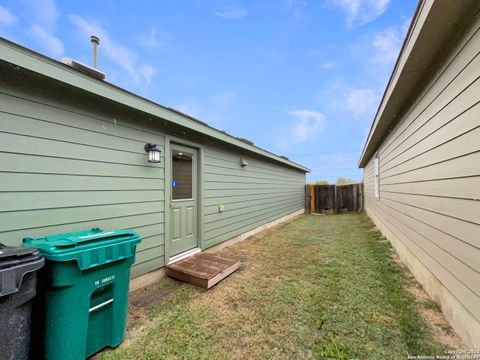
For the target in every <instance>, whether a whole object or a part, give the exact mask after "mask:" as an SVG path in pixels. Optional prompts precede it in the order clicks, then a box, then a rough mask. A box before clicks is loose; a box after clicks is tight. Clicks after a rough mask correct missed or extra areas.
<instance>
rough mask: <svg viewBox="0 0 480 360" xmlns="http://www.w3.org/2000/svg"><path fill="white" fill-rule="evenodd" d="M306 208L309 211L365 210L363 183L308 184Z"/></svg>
mask: <svg viewBox="0 0 480 360" xmlns="http://www.w3.org/2000/svg"><path fill="white" fill-rule="evenodd" d="M305 209H306V211H307V212H308V213H310V214H311V213H321V214H330V215H333V214H340V213H343V212H349V211H362V210H363V184H362V183H360V184H350V185H306V186H305Z"/></svg>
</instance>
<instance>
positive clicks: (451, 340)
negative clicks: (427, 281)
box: [392, 253, 467, 350]
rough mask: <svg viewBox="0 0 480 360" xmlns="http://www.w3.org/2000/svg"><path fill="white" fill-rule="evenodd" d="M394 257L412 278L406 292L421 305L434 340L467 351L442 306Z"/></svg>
mask: <svg viewBox="0 0 480 360" xmlns="http://www.w3.org/2000/svg"><path fill="white" fill-rule="evenodd" d="M392 257H393V258H394V259H395V262H396V263H397V264H399V266H400V267H401V268H402V269H403V270H404V271H405V273H406V275H407V276H408V277H409V278H410V280H411V285H410V286H408V287H406V290H407V291H408V292H409V293H410V294H412V295H413V297H414V298H415V300H416V302H417V303H419V304H420V306H419V308H420V314H421V315H422V317H423V319H424V320H425V322H426V323H427V325H428V327H429V328H430V330H431V332H432V336H433V338H434V339H435V340H436V341H438V342H439V343H440V344H442V345H443V346H445V347H447V348H449V349H455V350H459V349H466V348H467V347H466V345H465V344H464V343H463V342H462V340H461V339H460V338H459V337H458V335H457V334H456V333H455V331H454V330H453V329H452V327H451V326H450V324H449V323H448V321H447V319H446V318H445V316H444V315H443V313H442V312H441V308H440V305H439V304H438V303H436V302H435V301H434V300H433V299H432V298H431V297H430V295H428V294H427V293H426V292H425V290H423V288H422V286H421V285H420V284H419V283H418V282H417V281H416V280H415V277H414V276H413V274H412V273H411V272H410V270H408V268H407V267H406V266H405V264H403V262H402V261H401V260H400V258H399V257H398V255H396V254H395V253H393V255H392Z"/></svg>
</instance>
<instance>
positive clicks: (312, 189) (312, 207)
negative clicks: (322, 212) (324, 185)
mask: <svg viewBox="0 0 480 360" xmlns="http://www.w3.org/2000/svg"><path fill="white" fill-rule="evenodd" d="M314 212H315V185H310V214H311V213H314Z"/></svg>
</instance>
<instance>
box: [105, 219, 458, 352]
mask: <svg viewBox="0 0 480 360" xmlns="http://www.w3.org/2000/svg"><path fill="white" fill-rule="evenodd" d="M220 253H221V254H223V255H224V256H229V257H232V258H237V259H239V260H241V262H242V266H241V269H240V270H239V271H238V272H237V273H235V274H234V275H232V276H230V277H229V278H227V279H226V280H224V281H223V282H221V283H219V284H218V285H217V286H215V287H214V288H212V289H211V290H209V291H204V290H201V289H198V288H195V287H193V286H190V285H186V284H182V283H179V282H176V281H174V280H171V279H163V280H162V281H161V282H160V283H159V284H157V285H156V286H154V287H152V288H150V289H146V290H144V291H143V292H142V291H141V292H139V293H137V294H135V293H134V294H133V296H132V305H131V309H130V312H131V314H130V320H129V331H128V334H127V339H126V341H125V343H124V344H123V345H122V346H121V347H119V348H117V349H115V350H107V351H105V352H103V353H102V354H100V355H99V356H98V357H99V358H100V359H102V360H107V359H275V358H277V359H294V358H295V359H309V358H317V359H351V358H358V359H406V358H407V355H408V354H420V355H432V354H442V353H443V350H444V347H445V345H442V344H441V343H440V342H439V341H438V340H436V339H438V338H439V336H437V335H438V334H437V335H435V334H434V333H435V331H436V330H435V329H432V328H431V327H430V326H428V325H427V322H426V321H425V320H424V318H425V316H424V313H425V311H427V312H430V313H431V312H434V313H436V314H434V315H433V318H437V319H438V318H440V319H441V318H442V317H441V315H440V313H439V307H438V306H434V305H435V303H434V302H432V300H430V299H428V297H426V296H425V297H423V298H421V297H420V299H419V298H418V296H417V297H415V296H414V295H413V294H415V292H422V290H421V288H420V287H419V285H418V284H416V283H415V281H414V280H412V278H411V277H410V276H409V275H408V274H407V273H406V272H405V269H404V268H402V267H401V266H400V265H398V263H397V262H396V261H395V258H394V257H393V256H392V250H391V247H390V245H389V243H388V242H387V241H386V240H385V239H384V238H383V237H382V236H381V234H380V233H379V232H377V231H376V230H375V228H374V227H373V224H372V223H371V221H370V220H369V219H368V217H367V216H366V215H364V214H346V215H337V216H308V215H306V216H301V217H299V218H297V219H295V220H293V221H290V222H289V223H286V224H283V225H280V226H277V227H276V228H274V229H271V230H268V231H266V232H263V233H261V234H259V235H258V236H255V237H253V238H251V239H249V240H247V241H244V242H242V243H239V244H236V245H234V246H232V247H229V248H226V249H223V250H222V251H221V252H220ZM408 289H415V291H407V290H408ZM432 304H433V305H432ZM437 330H438V329H437ZM442 331H445V332H447V333H448V332H449V331H450V329H449V328H448V326H447V325H445V324H444V323H443V325H442ZM451 336H452V337H455V335H454V334H451ZM457 344H458V342H457ZM460 345H461V344H460ZM450 346H453V345H450Z"/></svg>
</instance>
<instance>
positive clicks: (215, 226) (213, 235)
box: [203, 146, 305, 247]
mask: <svg viewBox="0 0 480 360" xmlns="http://www.w3.org/2000/svg"><path fill="white" fill-rule="evenodd" d="M241 156H242V157H243V158H245V159H246V161H247V163H248V165H247V166H245V167H241V166H240V157H241ZM203 174H204V189H205V190H204V192H205V194H204V201H205V207H204V216H205V229H204V236H205V245H206V247H210V246H213V245H215V244H218V243H220V242H222V241H225V240H228V239H231V238H233V237H235V236H237V235H240V234H243V233H245V232H247V231H249V230H252V229H254V228H256V227H258V226H260V225H263V224H265V223H268V222H270V221H273V220H275V219H278V218H280V217H282V216H284V215H287V214H291V213H293V212H294V211H297V210H299V209H302V208H304V206H305V204H304V203H305V195H304V194H305V192H304V187H305V173H303V172H300V171H297V170H293V169H289V168H287V167H285V166H281V165H276V164H273V163H270V162H266V161H262V160H259V159H256V158H252V157H248V156H244V155H240V154H238V153H235V152H233V151H228V150H220V149H218V148H212V147H209V146H207V147H205V154H204V166H203ZM220 204H223V205H225V211H224V212H222V213H220V212H219V211H218V206H219V205H220Z"/></svg>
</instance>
